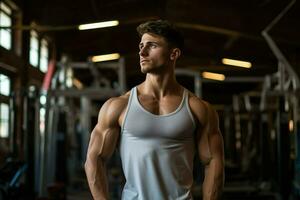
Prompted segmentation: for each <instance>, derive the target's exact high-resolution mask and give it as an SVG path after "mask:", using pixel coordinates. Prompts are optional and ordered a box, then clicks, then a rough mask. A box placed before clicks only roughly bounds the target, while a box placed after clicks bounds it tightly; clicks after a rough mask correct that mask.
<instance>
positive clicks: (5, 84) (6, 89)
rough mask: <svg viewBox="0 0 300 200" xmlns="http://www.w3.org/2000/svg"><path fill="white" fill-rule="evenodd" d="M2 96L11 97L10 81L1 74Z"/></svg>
mask: <svg viewBox="0 0 300 200" xmlns="http://www.w3.org/2000/svg"><path fill="white" fill-rule="evenodd" d="M0 94H2V95H4V96H9V95H10V79H9V78H8V76H5V75H3V74H0Z"/></svg>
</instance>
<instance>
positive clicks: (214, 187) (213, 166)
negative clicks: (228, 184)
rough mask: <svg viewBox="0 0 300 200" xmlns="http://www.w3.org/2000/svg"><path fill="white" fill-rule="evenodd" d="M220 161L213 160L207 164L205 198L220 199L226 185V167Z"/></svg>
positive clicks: (204, 186)
mask: <svg viewBox="0 0 300 200" xmlns="http://www.w3.org/2000/svg"><path fill="white" fill-rule="evenodd" d="M219 162H220V161H216V160H211V161H210V163H209V164H208V165H206V166H205V178H204V182H203V200H217V199H220V197H221V193H222V190H223V186H224V169H223V164H222V163H219Z"/></svg>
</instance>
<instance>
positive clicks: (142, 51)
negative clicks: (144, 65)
mask: <svg viewBox="0 0 300 200" xmlns="http://www.w3.org/2000/svg"><path fill="white" fill-rule="evenodd" d="M147 54H148V50H147V48H146V47H142V48H141V49H140V51H139V55H140V56H145V55H147Z"/></svg>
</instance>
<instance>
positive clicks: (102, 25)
mask: <svg viewBox="0 0 300 200" xmlns="http://www.w3.org/2000/svg"><path fill="white" fill-rule="evenodd" d="M118 25H119V21H118V20H114V21H106V22H98V23H92V24H81V25H79V26H78V29H79V30H88V29H96V28H106V27H110V26H118Z"/></svg>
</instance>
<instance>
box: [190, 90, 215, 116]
mask: <svg viewBox="0 0 300 200" xmlns="http://www.w3.org/2000/svg"><path fill="white" fill-rule="evenodd" d="M189 105H190V108H191V111H192V113H193V114H194V115H195V116H196V117H197V118H198V119H201V118H203V117H205V116H207V114H208V113H209V112H211V111H212V110H213V107H212V106H211V104H210V103H209V102H207V101H205V100H203V99H202V98H200V97H197V96H196V95H195V94H193V93H192V92H189Z"/></svg>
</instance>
